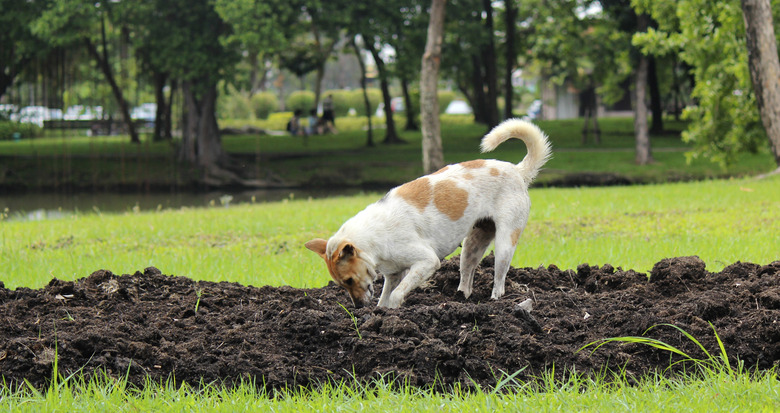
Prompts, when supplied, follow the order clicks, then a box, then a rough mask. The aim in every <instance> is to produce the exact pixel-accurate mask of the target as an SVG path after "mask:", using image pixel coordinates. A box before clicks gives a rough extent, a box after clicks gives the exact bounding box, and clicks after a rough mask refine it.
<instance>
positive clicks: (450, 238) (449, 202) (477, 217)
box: [305, 119, 552, 308]
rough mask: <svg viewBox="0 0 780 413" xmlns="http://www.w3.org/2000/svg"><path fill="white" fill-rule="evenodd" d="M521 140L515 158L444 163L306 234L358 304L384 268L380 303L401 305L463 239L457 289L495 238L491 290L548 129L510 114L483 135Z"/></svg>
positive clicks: (509, 251)
mask: <svg viewBox="0 0 780 413" xmlns="http://www.w3.org/2000/svg"><path fill="white" fill-rule="evenodd" d="M511 138H515V139H521V140H522V141H523V142H525V145H526V147H527V149H528V153H527V155H526V156H525V158H523V160H522V161H521V162H520V163H519V164H516V165H515V164H513V163H509V162H504V161H498V160H492V159H490V160H487V159H477V160H472V161H467V162H462V163H459V164H454V165H448V166H445V167H444V168H442V169H440V170H438V171H437V172H434V173H432V174H430V175H426V176H423V177H420V178H418V179H416V180H414V181H411V182H408V183H406V184H403V185H401V186H398V187H396V188H393V189H391V190H390V191H389V192H388V193H387V194H386V195H385V196H384V197H383V198H382V199H380V200H379V201H377V202H375V203H373V204H371V205H369V206H368V207H366V209H364V210H363V211H361V212H359V213H358V214H357V215H355V216H354V217H352V218H350V219H349V220H347V221H346V222H345V223H344V224H343V225H342V226H341V228H340V229H339V230H338V232H336V234H334V235H333V236H332V237H331V238H330V239H329V240H324V239H322V238H317V239H313V240H311V241H309V242H307V243H306V244H305V245H306V248H308V249H310V250H312V251H314V252H315V253H317V254H318V255H319V256H320V257H322V258H323V259H324V260H325V263H326V264H327V267H328V271H329V272H330V275H331V277H333V279H334V280H335V281H336V283H337V284H338V285H340V286H342V287H344V288H345V289H346V290H347V292H348V293H349V295H350V297H351V298H352V302H353V304H354V305H355V307H357V308H360V307H363V306H364V305H367V304H369V303H370V302H371V300H372V299H373V296H374V281H375V280H376V279H377V277H378V274H380V273H381V274H382V275H383V276H384V284H383V287H382V294H381V295H380V297H379V303H378V306H379V307H388V308H398V307H400V306H401V304H402V303H403V302H404V299H405V297H406V295H407V294H408V293H409V292H410V291H411V290H412V289H414V288H415V287H418V286H420V285H422V284H424V283H425V282H426V281H427V280H428V279H429V278H430V277H431V276H432V275H433V273H434V272H435V271H436V270H437V269H438V268H439V267H440V266H441V260H442V259H443V258H444V257H446V256H447V255H449V254H451V253H452V252H453V251H455V249H457V248H458V246H460V245H461V242H462V246H463V249H462V252H461V258H460V284H459V285H458V291H461V292H463V295H464V296H465V297H466V298H468V297H469V296H470V295H471V292H472V285H473V281H474V271H475V270H476V268H477V265H478V264H479V262H480V261H481V260H482V256H483V255H484V254H485V251H486V250H487V248H488V246H489V245H490V243H491V242H493V243H494V252H495V256H496V260H495V266H494V269H495V273H494V278H493V291H492V294H491V298H493V299H499V298H500V297H501V296H502V295H503V294H504V283H505V280H506V273H507V271H509V264H510V262H511V261H512V256H513V255H514V252H515V249H516V246H517V242H518V239H519V238H520V235H521V234H522V232H523V230H524V229H525V226H526V223H527V222H528V215H529V212H530V208H531V201H530V198H529V196H528V185H530V183H531V182H532V181H533V180H534V178H536V176H537V174H538V173H539V169H540V168H541V167H542V166H543V165H544V164H545V163H546V162H547V160H548V159H549V158H550V157H551V155H552V150H551V146H550V143H549V141H548V139H547V136H546V135H545V134H544V133H543V132H542V131H541V130H540V129H539V128H538V127H537V126H536V125H534V124H533V123H530V122H527V121H524V120H520V119H509V120H506V121H504V122H503V123H501V124H500V125H498V126H496V127H495V128H493V130H491V131H490V132H489V133H488V134H487V135H485V137H484V138H482V143H481V146H480V147H481V149H482V152H483V153H484V152H490V151H492V150H494V149H495V148H496V147H497V146H498V145H500V144H501V143H503V142H505V141H507V140H509V139H511Z"/></svg>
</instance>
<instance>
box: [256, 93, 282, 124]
mask: <svg viewBox="0 0 780 413" xmlns="http://www.w3.org/2000/svg"><path fill="white" fill-rule="evenodd" d="M251 102H252V110H253V111H254V114H255V117H256V118H258V119H268V115H270V114H271V113H272V112H276V111H277V110H278V109H279V98H277V97H276V93H273V92H260V93H257V94H255V95H254V96H252V100H251Z"/></svg>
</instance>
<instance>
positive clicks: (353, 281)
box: [344, 278, 355, 286]
mask: <svg viewBox="0 0 780 413" xmlns="http://www.w3.org/2000/svg"><path fill="white" fill-rule="evenodd" d="M354 283H355V279H354V278H347V279H346V280H344V284H346V285H349V286H351V285H352V284H354Z"/></svg>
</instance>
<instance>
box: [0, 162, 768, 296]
mask: <svg viewBox="0 0 780 413" xmlns="http://www.w3.org/2000/svg"><path fill="white" fill-rule="evenodd" d="M778 184H780V178H778V177H775V178H771V179H766V180H758V181H757V180H749V179H747V180H746V179H740V180H718V181H702V182H690V183H678V184H664V185H646V186H629V187H605V188H589V189H578V188H548V189H532V190H531V200H532V203H533V207H532V208H531V218H530V221H529V224H528V227H527V228H526V230H525V233H524V234H523V236H522V238H521V242H520V244H519V247H518V249H517V252H516V253H515V257H514V260H513V261H512V264H513V265H514V266H530V267H536V266H539V265H545V266H546V265H549V264H556V265H558V266H559V267H561V268H575V267H576V266H577V265H578V264H581V263H584V262H587V263H590V264H591V265H596V264H598V265H601V264H604V263H610V264H612V265H614V266H616V267H617V266H622V267H623V268H625V269H628V268H632V269H635V270H638V271H649V270H650V269H651V268H652V266H653V264H654V263H655V262H657V261H659V260H661V259H663V258H665V257H673V256H681V255H699V256H700V257H701V258H702V259H703V260H704V261H705V262H707V264H708V266H709V267H708V269H709V270H711V271H715V270H719V269H721V268H723V266H725V265H728V264H730V263H732V262H735V261H737V260H742V261H754V262H757V263H768V262H771V261H773V260H776V259H780V256H779V255H778V250H777V245H778V243H777V242H778V238H777V234H780V219H778V212H777V211H779V210H780V191H778V190H777V189H778ZM381 196H382V194H379V193H371V194H364V195H360V196H355V197H334V198H328V199H321V200H308V199H302V200H301V199H295V200H287V201H285V202H277V203H266V204H249V203H248V204H238V205H230V207H228V208H225V207H222V206H219V204H217V206H215V207H211V208H202V209H193V208H182V209H163V210H161V211H157V210H156V209H153V210H150V211H144V210H139V209H135V210H134V211H129V212H126V213H123V214H99V213H94V212H87V213H75V214H73V215H70V216H67V217H65V218H62V219H56V220H47V221H38V222H19V221H16V220H14V219H13V218H14V216H15V215H14V214H13V211H8V212H7V213H6V215H7V217H6V218H5V219H4V220H2V221H0V251H2V254H0V268H2V269H3V271H4V273H3V275H2V281H3V282H5V284H6V286H7V287H9V288H15V287H17V286H28V287H41V286H43V285H44V284H46V283H47V282H48V281H49V280H50V279H51V278H52V277H57V278H60V279H65V280H73V279H76V278H80V277H85V276H87V275H89V274H90V273H91V272H93V271H95V270H98V269H108V270H111V271H114V272H116V273H132V272H134V271H136V270H143V269H144V268H145V267H147V266H156V267H158V268H159V269H160V270H162V271H163V272H164V273H166V274H175V275H182V276H187V277H190V278H194V279H202V280H209V281H236V282H240V283H242V284H251V285H266V284H268V285H292V286H296V287H317V286H322V285H324V284H325V283H327V281H328V279H329V278H328V275H327V272H326V271H325V270H324V268H323V267H322V265H321V264H322V263H321V259H320V258H319V257H317V256H316V255H315V254H312V253H311V252H309V251H308V250H306V249H305V248H304V247H303V244H304V243H305V242H306V241H308V240H310V239H312V238H315V237H327V236H330V235H331V234H333V233H334V232H335V231H336V230H337V229H338V227H339V226H340V225H341V223H343V222H344V221H345V220H346V219H348V218H349V217H351V216H352V215H354V214H355V213H357V212H358V211H360V210H361V209H363V208H364V207H365V206H366V205H368V204H369V203H371V202H374V201H376V200H378V199H379V198H380V197H381Z"/></svg>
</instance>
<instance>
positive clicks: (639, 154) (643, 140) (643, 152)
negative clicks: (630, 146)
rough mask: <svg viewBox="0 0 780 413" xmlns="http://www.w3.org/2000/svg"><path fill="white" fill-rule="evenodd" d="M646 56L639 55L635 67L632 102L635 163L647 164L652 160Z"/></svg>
mask: <svg viewBox="0 0 780 413" xmlns="http://www.w3.org/2000/svg"><path fill="white" fill-rule="evenodd" d="M647 64H648V62H647V56H645V55H643V54H640V55H639V64H638V66H637V69H636V81H635V87H636V90H635V94H636V98H635V103H634V136H635V139H636V163H637V164H638V165H647V164H649V163H650V162H652V160H653V156H652V155H651V153H650V135H649V133H648V130H647V103H646V102H645V99H646V98H647V90H646V89H647Z"/></svg>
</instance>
